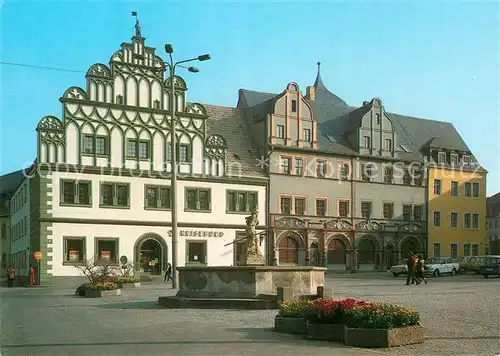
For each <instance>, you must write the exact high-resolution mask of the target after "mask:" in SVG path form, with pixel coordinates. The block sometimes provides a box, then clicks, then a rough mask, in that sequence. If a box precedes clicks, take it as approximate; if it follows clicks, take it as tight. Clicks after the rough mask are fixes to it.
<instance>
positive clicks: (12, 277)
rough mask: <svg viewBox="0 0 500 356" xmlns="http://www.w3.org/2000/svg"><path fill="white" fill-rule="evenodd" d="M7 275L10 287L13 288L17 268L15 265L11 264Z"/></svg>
mask: <svg viewBox="0 0 500 356" xmlns="http://www.w3.org/2000/svg"><path fill="white" fill-rule="evenodd" d="M7 277H8V283H9V288H12V286H14V280H15V279H16V269H15V268H14V266H12V265H11V266H10V267H9V271H8V275H7Z"/></svg>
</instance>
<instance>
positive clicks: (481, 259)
mask: <svg viewBox="0 0 500 356" xmlns="http://www.w3.org/2000/svg"><path fill="white" fill-rule="evenodd" d="M485 262H486V256H471V257H469V267H468V269H467V271H470V272H473V273H474V274H479V269H480V268H481V265H483V264H484V263H485Z"/></svg>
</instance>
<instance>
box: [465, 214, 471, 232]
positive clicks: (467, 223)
mask: <svg viewBox="0 0 500 356" xmlns="http://www.w3.org/2000/svg"><path fill="white" fill-rule="evenodd" d="M470 227H471V216H470V214H469V213H465V214H464V228H465V229H470Z"/></svg>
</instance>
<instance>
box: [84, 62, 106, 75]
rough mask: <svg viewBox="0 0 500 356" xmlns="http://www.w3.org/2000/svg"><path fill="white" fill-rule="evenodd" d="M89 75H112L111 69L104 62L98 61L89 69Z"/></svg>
mask: <svg viewBox="0 0 500 356" xmlns="http://www.w3.org/2000/svg"><path fill="white" fill-rule="evenodd" d="M87 75H91V76H96V77H105V78H110V77H111V70H110V69H109V68H108V67H107V66H106V65H104V64H101V63H97V64H93V65H92V66H91V67H90V68H89V70H88V71H87Z"/></svg>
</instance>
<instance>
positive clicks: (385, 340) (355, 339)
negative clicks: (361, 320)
mask: <svg viewBox="0 0 500 356" xmlns="http://www.w3.org/2000/svg"><path fill="white" fill-rule="evenodd" d="M423 342H424V328H423V327H422V326H421V325H416V326H405V327H402V328H393V329H352V328H348V327H345V330H344V343H345V344H346V345H348V346H354V347H364V348H387V347H394V346H404V345H412V344H422V343H423Z"/></svg>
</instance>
